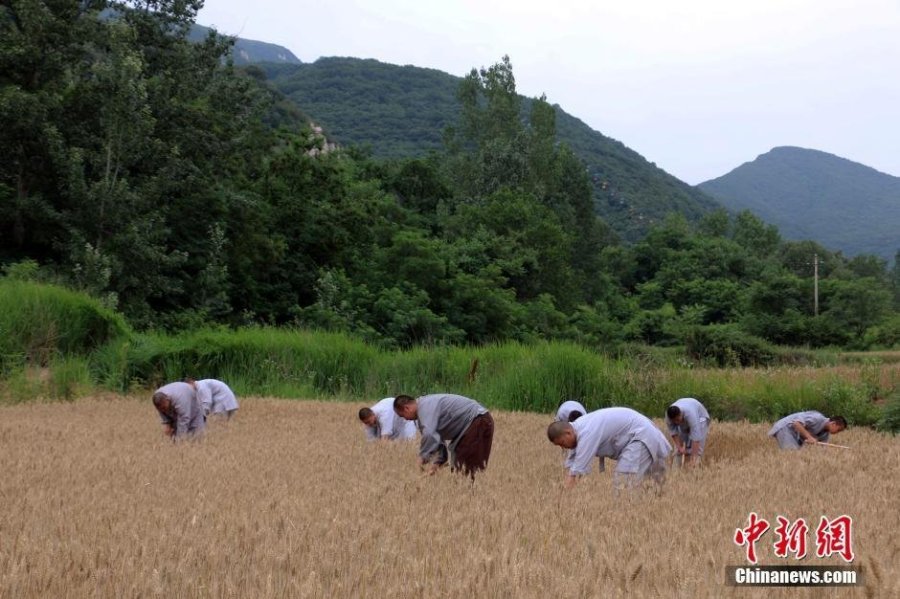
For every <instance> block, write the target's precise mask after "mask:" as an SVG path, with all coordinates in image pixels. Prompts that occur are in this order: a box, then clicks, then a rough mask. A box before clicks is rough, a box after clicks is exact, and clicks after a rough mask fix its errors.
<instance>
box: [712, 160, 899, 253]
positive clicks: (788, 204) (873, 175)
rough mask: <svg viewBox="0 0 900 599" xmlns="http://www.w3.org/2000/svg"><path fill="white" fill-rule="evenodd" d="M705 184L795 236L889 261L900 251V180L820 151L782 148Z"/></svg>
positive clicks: (734, 205) (726, 200) (723, 199)
mask: <svg viewBox="0 0 900 599" xmlns="http://www.w3.org/2000/svg"><path fill="white" fill-rule="evenodd" d="M698 187H700V189H702V190H703V191H706V192H707V193H709V194H710V195H712V196H714V197H716V198H717V199H718V200H719V201H720V202H722V204H724V205H725V206H726V207H728V208H729V209H732V210H743V209H748V210H751V211H752V212H754V213H755V214H757V215H758V216H759V217H760V218H762V219H763V220H765V221H767V222H769V223H772V224H774V225H776V226H777V227H778V228H779V230H780V231H781V234H782V235H783V236H784V237H786V238H788V239H814V240H816V241H818V242H819V243H821V244H823V245H825V246H826V247H829V248H831V249H835V250H842V251H843V252H844V253H845V254H847V255H857V254H875V255H878V256H881V257H883V258H886V259H888V260H890V259H892V258H893V257H894V253H895V252H896V251H897V249H898V247H900V178H898V177H892V176H891V175H886V174H884V173H881V172H879V171H876V170H875V169H873V168H869V167H867V166H864V165H862V164H859V163H856V162H852V161H850V160H847V159H845V158H840V157H838V156H834V155H833V154H827V153H825V152H820V151H817V150H808V149H804V148H795V147H779V148H774V149H773V150H771V151H769V152H767V153H765V154H763V155H761V156H759V157H758V158H756V160H754V161H753V162H748V163H745V164H743V165H741V166H739V167H738V168H736V169H734V170H733V171H731V172H730V173H728V174H726V175H723V176H722V177H719V178H717V179H712V180H710V181H706V182H705V183H701V184H700V185H699V186H698Z"/></svg>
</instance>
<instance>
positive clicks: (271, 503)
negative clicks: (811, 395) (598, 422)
mask: <svg viewBox="0 0 900 599" xmlns="http://www.w3.org/2000/svg"><path fill="white" fill-rule="evenodd" d="M359 407H361V404H348V403H343V404H342V403H325V402H316V401H286V400H272V399H255V398H249V399H248V398H244V399H242V404H241V410H240V411H239V412H238V415H237V416H236V418H235V419H234V420H233V421H231V422H227V423H226V422H221V421H218V422H212V423H211V424H210V427H209V429H208V434H207V435H206V438H205V439H203V440H202V441H201V442H193V443H182V444H178V445H174V444H172V443H171V442H168V441H166V440H165V439H164V438H163V437H162V434H161V431H160V427H159V425H158V423H157V417H156V415H155V412H154V409H153V407H152V405H151V403H150V401H149V399H148V398H121V397H114V396H109V397H98V398H93V399H85V400H79V401H77V402H74V403H64V404H60V403H55V404H49V403H45V404H30V405H19V406H8V407H2V408H0V500H2V508H3V509H2V510H0V597H16V598H19V597H155V596H165V597H207V596H209V597H254V598H256V597H260V598H263V597H354V598H355V597H421V598H439V597H448V598H455V597H460V598H462V597H466V598H468V597H472V598H475V597H477V598H481V597H489V598H494V597H560V598H562V597H667V598H671V597H692V598H693V597H722V596H738V597H766V598H769V597H798V596H799V597H817V596H826V597H844V596H852V597H898V596H900V538H898V536H897V534H898V530H900V483H898V466H900V438H891V437H889V436H885V435H881V434H878V433H874V432H872V431H870V430H864V429H850V430H849V431H847V432H845V433H842V434H841V435H839V436H837V437H836V438H835V439H834V440H835V442H838V443H842V444H846V445H851V446H852V447H853V449H852V450H850V451H844V450H838V449H825V448H807V449H805V450H803V451H801V452H794V453H781V452H779V451H778V450H777V448H776V446H775V443H774V442H773V441H772V440H771V439H769V438H767V437H766V436H765V433H766V430H767V426H766V425H761V424H760V425H756V424H747V423H719V422H715V423H713V426H712V430H711V433H710V440H709V445H708V452H707V454H708V459H707V463H706V465H705V466H704V468H703V469H702V470H700V471H695V472H681V471H673V472H671V473H670V475H669V479H668V482H667V483H666V485H665V487H664V490H663V492H662V494H661V495H657V494H656V493H653V492H643V493H636V494H629V495H624V496H620V497H616V496H615V495H614V492H613V489H612V484H611V476H612V474H611V470H612V469H611V468H609V469H608V471H607V472H606V473H603V474H600V473H597V472H596V469H595V472H594V473H592V474H591V476H590V477H588V478H586V479H584V480H582V481H581V483H580V484H579V485H578V486H577V487H576V488H575V489H573V490H571V491H568V492H565V491H563V490H562V488H561V481H562V475H563V469H562V455H561V452H560V450H559V449H558V448H556V447H554V446H552V445H551V444H550V443H549V442H548V441H547V439H546V435H545V430H546V425H547V424H548V422H549V416H546V415H536V414H520V413H507V412H495V413H494V417H495V420H496V432H495V437H494V450H493V454H492V456H491V462H490V465H489V467H488V470H487V471H486V472H485V473H484V474H483V475H481V476H479V477H478V478H477V479H476V481H475V483H474V484H471V483H470V482H469V481H468V479H466V478H464V477H462V476H454V475H451V473H449V472H440V473H438V474H437V475H436V476H434V477H431V478H424V479H423V478H421V477H420V475H419V472H418V470H417V468H416V466H415V456H416V444H415V443H393V444H390V443H388V444H369V443H366V442H365V440H364V437H363V433H362V431H361V428H360V427H361V425H360V424H359V423H358V421H357V420H356V410H357V409H358V408H359ZM751 511H755V512H757V513H759V514H760V515H761V516H763V517H765V518H766V519H768V520H769V521H770V522H772V523H773V528H774V526H775V524H774V522H775V519H776V516H778V515H783V516H785V517H788V518H790V519H791V520H793V519H796V518H800V517H803V518H805V519H806V520H807V522H809V523H811V525H810V527H811V528H813V529H814V527H815V523H817V522H818V519H819V517H820V516H822V515H827V516H829V517H836V516H838V515H841V514H848V515H850V516H852V517H853V520H854V528H853V546H854V550H855V554H856V560H855V561H854V565H859V566H862V567H863V568H864V571H865V577H866V578H865V586H862V587H856V588H853V589H846V588H844V589H808V588H807V589H786V588H774V589H773V588H768V589H761V588H757V589H747V588H742V589H736V588H733V587H727V586H725V584H724V582H725V567H726V566H728V565H745V564H746V561H745V558H744V550H743V549H742V548H741V547H738V546H737V545H735V544H734V542H733V535H734V531H735V529H736V528H738V527H743V526H746V523H747V517H748V514H749V512H751ZM772 540H773V537H772V535H771V531H770V533H769V535H767V536H766V537H765V538H764V539H763V540H762V541H761V542H760V543H759V544H758V545H757V550H758V552H759V555H760V563H761V564H774V563H784V564H787V565H795V564H797V563H798V562H796V561H795V560H792V559H789V560H781V559H779V558H777V557H775V556H774V553H773V550H772V546H771V545H772ZM809 543H810V547H811V553H812V554H813V556H812V557H809V556H808V557H807V558H806V559H805V560H803V561H802V562H800V563H803V564H808V565H826V564H838V565H841V564H843V562H842V561H841V560H840V558H838V557H836V556H834V557H832V558H827V559H819V558H816V557H815V556H814V553H815V549H814V545H813V543H814V533H813V531H811V532H810V539H809Z"/></svg>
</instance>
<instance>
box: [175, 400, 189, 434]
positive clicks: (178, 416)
mask: <svg viewBox="0 0 900 599" xmlns="http://www.w3.org/2000/svg"><path fill="white" fill-rule="evenodd" d="M190 426H191V412H190V410H189V409H188V407H187V406H184V405H180V406H178V408H177V409H176V411H175V436H176V437H180V436H181V435H186V434H187V433H188V431H189V430H190Z"/></svg>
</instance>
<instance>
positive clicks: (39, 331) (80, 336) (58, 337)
mask: <svg viewBox="0 0 900 599" xmlns="http://www.w3.org/2000/svg"><path fill="white" fill-rule="evenodd" d="M129 334H130V330H129V327H128V325H127V324H126V323H125V320H124V319H123V318H122V317H121V316H120V315H118V314H116V313H114V312H112V311H111V310H108V309H107V308H105V307H103V305H102V304H101V303H100V302H98V301H96V300H94V299H91V298H89V297H88V296H86V295H85V294H83V293H77V292H74V291H70V290H68V289H63V288H62V287H57V286H55V285H45V284H39V283H31V282H27V281H16V280H9V279H3V280H0V370H6V369H8V368H12V367H19V366H24V365H31V366H35V367H45V366H48V365H49V364H50V363H51V362H52V361H53V360H54V359H55V357H57V356H60V355H65V356H69V355H73V354H74V355H81V356H86V355H88V354H89V353H91V352H92V351H94V350H96V349H97V348H99V347H101V346H103V345H104V344H106V343H108V342H110V341H112V340H113V339H116V338H120V337H126V336H128V335H129Z"/></svg>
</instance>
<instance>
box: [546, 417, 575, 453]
mask: <svg viewBox="0 0 900 599" xmlns="http://www.w3.org/2000/svg"><path fill="white" fill-rule="evenodd" d="M547 438H548V439H550V442H551V443H553V444H554V445H559V446H560V447H565V448H566V449H572V448H574V447H575V443H576V436H575V427H573V426H572V423H571V422H564V421H557V422H553V423H551V424H550V426H548V427H547Z"/></svg>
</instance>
